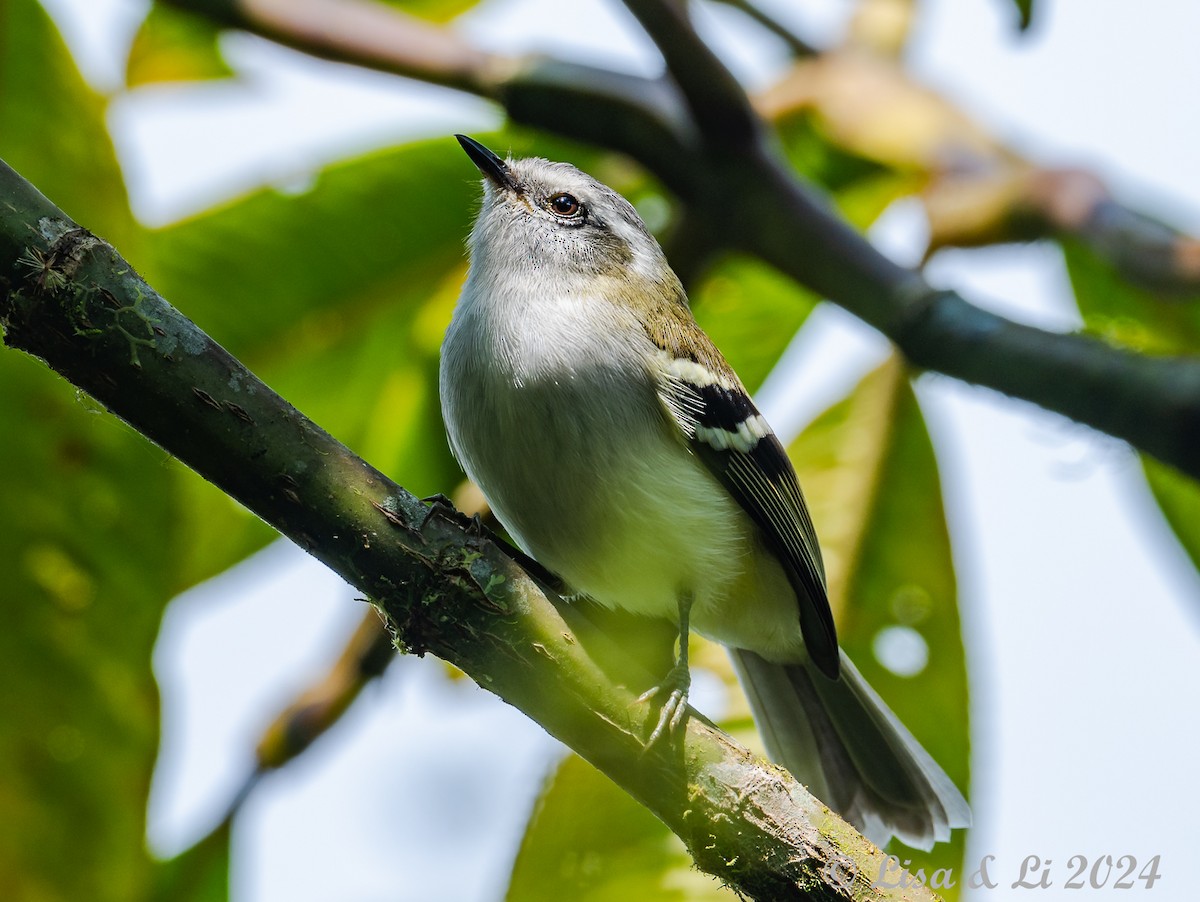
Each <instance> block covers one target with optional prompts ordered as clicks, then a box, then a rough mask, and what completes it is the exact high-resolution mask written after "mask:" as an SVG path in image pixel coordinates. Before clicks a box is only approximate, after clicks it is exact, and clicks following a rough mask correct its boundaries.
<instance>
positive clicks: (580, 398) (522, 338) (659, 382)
mask: <svg viewBox="0 0 1200 902" xmlns="http://www.w3.org/2000/svg"><path fill="white" fill-rule="evenodd" d="M458 140H459V142H460V143H461V144H462V146H463V148H464V149H465V150H466V152H467V154H468V155H469V156H470V157H471V159H472V161H474V163H475V165H476V166H478V167H479V169H480V171H481V172H482V173H483V174H484V176H485V178H484V180H483V186H484V194H483V208H482V209H481V211H480V213H479V218H478V219H477V220H476V222H475V228H474V230H473V231H472V232H471V239H470V249H471V266H470V273H469V275H468V276H467V281H466V285H465V286H464V287H463V291H462V296H461V297H460V298H459V301H458V306H457V308H456V309H455V311H454V319H453V321H452V322H451V324H450V328H449V330H448V331H447V333H446V340H445V343H444V344H443V346H442V363H441V396H442V413H443V415H444V417H445V420H446V428H447V431H448V433H449V436H450V443H451V446H452V447H453V450H454V453H455V455H456V456H457V458H458V460H459V462H460V463H461V464H462V466H463V468H464V469H465V470H466V472H467V474H468V475H469V476H470V477H471V478H472V479H473V480H475V482H476V483H477V484H478V485H479V487H480V489H481V490H482V491H483V493H484V495H485V496H486V498H487V500H488V502H489V503H490V505H491V507H492V510H493V511H494V512H495V514H496V516H497V517H498V518H499V520H500V522H501V523H503V524H504V526H505V527H506V528H507V529H508V531H509V533H510V534H511V535H512V537H513V538H514V539H515V540H516V541H517V542H518V543H519V544H520V545H521V547H522V548H524V549H525V550H526V551H527V552H528V553H529V554H530V555H532V556H533V557H534V558H536V559H537V560H538V561H539V562H540V563H542V564H543V565H545V566H546V567H547V568H549V569H550V570H552V571H553V572H554V573H556V574H558V575H559V576H561V577H562V578H563V579H564V580H565V581H566V582H567V583H568V584H569V585H570V587H571V588H572V590H574V591H576V592H579V593H582V594H585V595H587V596H589V597H591V598H593V599H595V600H596V601H597V602H599V603H601V604H604V605H609V606H612V607H616V608H622V609H626V610H629V611H632V612H635V613H638V614H643V615H648V616H653V617H662V618H667V619H670V620H672V621H674V622H677V623H679V624H680V629H681V632H682V635H681V637H680V653H679V659H678V664H677V666H676V668H675V669H674V671H673V672H672V674H671V675H670V676H669V677H668V680H667V683H666V686H667V687H668V688H670V689H672V690H673V691H672V692H671V693H670V694H669V696H668V698H667V701H666V703H665V704H664V713H663V719H662V720H661V721H660V723H659V727H660V728H662V729H670V728H671V727H672V726H674V723H675V722H676V720H677V717H676V715H678V714H681V713H682V711H683V710H684V709H683V707H682V704H683V701H684V699H685V697H686V691H687V685H688V682H687V680H688V677H687V657H686V649H687V629H688V625H689V622H690V626H691V628H692V629H694V630H695V631H696V632H698V633H700V634H701V635H704V636H707V637H709V638H711V639H715V640H716V641H718V642H721V643H723V644H724V645H725V646H727V647H728V648H729V651H730V654H731V655H732V656H733V660H734V664H735V665H736V668H737V670H738V674H739V676H740V677H741V681H742V685H743V686H744V688H745V690H746V694H747V696H748V697H749V699H750V704H751V707H752V709H753V711H754V717H755V721H756V723H757V724H758V727H759V730H760V731H761V732H762V735H763V739H764V741H765V743H766V746H767V749H768V751H769V752H770V754H771V756H772V757H773V758H774V759H775V760H776V761H777V762H779V763H780V764H782V765H784V766H785V767H787V768H788V770H790V771H791V772H792V773H793V774H794V775H795V776H796V778H797V779H798V780H800V781H801V782H802V783H804V784H806V785H807V786H808V787H809V788H810V789H811V790H812V792H813V793H814V794H815V795H816V796H818V797H819V798H821V799H822V800H823V801H825V802H826V803H828V804H829V805H830V806H831V807H833V808H834V809H835V810H836V811H838V812H839V813H840V814H841V815H842V816H843V817H845V818H846V819H847V820H849V821H850V822H851V823H853V824H854V825H855V826H857V827H858V828H859V829H860V830H862V831H863V832H864V833H865V834H866V835H867V836H868V837H869V838H871V839H872V840H874V841H875V842H877V843H883V842H886V841H887V839H888V838H889V837H890V836H892V835H895V836H898V837H900V839H902V840H903V841H904V842H906V843H908V844H909V845H912V846H915V847H917V848H929V847H930V846H932V844H933V843H934V842H935V841H939V840H945V839H948V838H949V836H950V829H951V828H952V827H961V826H966V825H967V824H968V822H969V820H970V812H969V810H968V808H967V804H966V802H965V801H964V800H963V797H962V795H961V794H960V793H959V791H958V790H957V789H956V788H955V787H954V785H953V784H952V783H951V782H950V780H949V778H948V777H947V776H946V775H945V773H943V771H942V770H941V768H940V767H938V765H937V764H936V763H935V762H934V761H933V759H932V758H930V757H929V755H928V753H927V752H925V750H924V749H922V748H921V746H920V745H919V744H918V743H917V742H916V740H915V739H913V737H912V735H911V734H910V733H909V732H908V731H907V730H906V729H905V728H904V726H903V725H902V724H901V723H900V722H899V720H897V718H896V716H895V715H894V714H892V712H891V711H889V710H888V709H887V707H886V705H884V703H883V702H882V701H881V700H880V699H879V697H878V696H877V695H876V694H875V692H874V691H873V690H872V689H871V688H870V687H869V686H868V685H867V684H866V682H865V681H864V680H863V679H862V677H861V676H859V674H858V672H857V671H856V670H855V669H854V665H853V664H851V663H850V661H849V659H848V658H846V656H845V654H843V653H842V652H841V651H840V650H839V649H838V646H837V639H836V636H835V632H834V625H833V617H832V614H831V613H830V610H829V602H828V599H827V596H826V589H825V574H824V569H823V566H822V563H821V552H820V549H819V547H818V545H817V538H816V534H815V532H814V531H813V526H812V522H811V521H810V519H809V515H808V511H807V509H806V507H805V503H804V497H803V495H802V494H801V492H800V486H799V484H798V483H797V481H796V475H795V472H794V471H793V470H792V466H791V463H790V461H789V460H788V457H787V454H786V452H785V451H784V449H783V446H782V445H781V444H780V442H779V440H778V439H777V438H776V437H775V434H774V432H772V431H771V428H770V426H768V425H767V422H766V421H765V420H764V419H763V417H762V416H761V415H760V414H759V412H758V410H757V409H756V408H755V406H754V403H753V402H752V401H751V400H750V397H749V395H747V393H746V390H745V389H744V388H743V386H742V383H741V381H740V380H739V379H738V377H737V375H736V374H735V373H734V372H733V370H732V369H730V367H729V364H728V363H726V362H725V359H724V358H723V357H722V356H721V352H720V351H718V350H717V348H716V347H715V346H714V345H713V343H712V342H711V341H710V340H709V338H708V336H707V335H705V334H704V332H703V331H701V329H700V327H699V326H698V325H696V321H695V320H694V319H693V318H692V314H691V311H690V310H689V308H688V302H687V297H686V295H685V294H684V291H683V287H682V286H681V285H680V283H679V279H678V278H676V276H675V273H674V272H672V271H671V267H670V266H668V265H667V261H666V258H665V257H664V256H663V253H662V250H661V249H660V248H659V246H658V242H656V241H655V240H654V238H653V237H652V236H651V235H650V233H649V232H648V231H647V230H646V227H645V225H644V224H643V223H642V220H641V218H640V217H639V216H638V214H637V212H636V211H635V210H634V208H633V206H632V205H631V204H630V203H629V202H628V201H626V200H625V199H624V198H623V197H621V196H620V195H619V194H617V193H616V192H614V191H613V190H612V189H610V188H607V187H605V186H604V185H602V184H600V183H599V182H597V181H596V180H595V179H593V178H591V177H589V176H587V175H585V174H584V173H582V172H580V171H579V170H578V169H576V168H575V167H573V166H570V165H568V164H566V163H551V162H548V161H546V160H541V159H526V160H508V161H504V160H501V159H500V158H499V157H497V156H496V155H495V154H493V153H492V152H491V151H489V150H488V149H487V148H485V147H484V146H483V145H481V144H479V143H478V142H476V141H473V140H471V139H470V138H467V137H464V136H462V135H459V136H458ZM656 732H657V731H656Z"/></svg>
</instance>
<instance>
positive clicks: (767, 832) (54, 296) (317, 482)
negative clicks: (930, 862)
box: [0, 162, 935, 900]
mask: <svg viewBox="0 0 1200 902" xmlns="http://www.w3.org/2000/svg"><path fill="white" fill-rule="evenodd" d="M0 288H2V289H3V293H2V294H0V326H2V327H3V331H4V343H5V344H6V345H8V346H9V347H12V348H18V349H20V350H23V351H26V352H27V353H30V354H33V355H34V356H36V357H39V358H41V359H42V360H44V361H45V362H46V363H47V364H48V365H49V366H51V367H52V368H53V369H55V370H57V371H58V372H59V373H60V374H61V375H63V376H64V377H65V378H66V379H68V380H69V381H70V382H72V383H73V384H74V385H76V386H78V387H79V388H81V389H83V390H84V391H87V392H88V393H89V394H91V395H92V396H93V397H95V398H96V399H97V400H98V401H100V402H101V403H103V404H104V405H105V406H106V407H107V408H108V409H109V410H111V411H112V412H113V413H115V414H116V415H117V416H119V417H121V418H122V419H124V420H125V421H126V422H127V423H129V424H130V425H131V426H133V427H134V428H135V429H137V430H138V431H139V432H141V433H143V434H144V435H146V436H147V437H148V438H150V439H151V440H153V441H155V442H157V443H158V444H159V445H161V446H162V447H163V448H164V449H166V450H167V451H169V452H170V453H172V454H174V455H175V456H177V457H178V458H179V459H180V460H181V461H183V462H184V463H186V464H188V465H189V466H191V467H192V468H193V469H195V470H196V471H197V472H199V473H200V474H201V475H203V476H204V477H205V478H207V479H209V480H210V481H211V482H213V483H214V484H216V485H217V486H218V487H220V488H221V489H223V490H224V491H226V492H227V493H229V494H230V495H231V496H233V497H234V498H236V499H237V500H239V501H240V502H241V503H242V504H244V505H245V506H246V507H247V508H249V509H250V510H252V511H254V512H255V513H256V514H258V515H259V516H260V517H262V518H263V519H264V520H266V521H267V522H268V523H270V524H271V525H272V526H274V527H276V528H277V529H279V531H280V532H282V533H283V534H284V535H286V536H288V537H289V538H291V539H292V540H293V541H295V542H296V543H297V544H299V545H300V546H301V547H302V548H304V549H306V550H307V551H309V552H310V553H311V554H313V555H314V556H315V557H317V558H318V559H319V560H321V561H322V562H324V563H326V564H327V565H328V566H330V567H331V568H332V569H333V570H335V571H336V572H337V573H339V574H340V575H342V576H343V577H344V578H345V579H347V580H348V581H349V582H350V583H352V584H353V585H355V586H356V587H358V588H359V589H360V590H361V591H363V592H364V593H366V594H367V595H369V596H370V597H371V598H373V599H375V603H376V604H377V606H378V607H379V608H380V609H381V610H382V611H383V612H384V613H385V614H386V616H387V619H388V622H389V624H390V627H391V628H392V629H393V630H394V632H395V640H396V644H397V645H398V646H399V647H400V648H402V649H404V650H407V651H411V652H414V653H417V654H421V653H424V652H426V651H429V652H433V653H434V654H436V655H438V656H439V657H442V658H444V659H445V660H447V661H450V662H451V663H453V664H455V665H456V666H458V667H459V668H461V669H462V670H463V671H465V672H466V673H468V674H469V675H470V676H471V677H472V678H473V679H475V680H476V682H478V683H479V684H480V685H481V686H483V687H485V688H487V689H489V690H490V691H492V692H494V693H496V694H497V695H499V696H500V697H501V698H503V699H504V700H505V701H507V702H508V703H510V704H512V705H515V706H516V707H518V708H520V709H521V710H523V711H525V712H526V713H528V714H529V715H530V716H531V717H533V718H534V719H535V720H537V721H538V722H539V723H541V724H542V725H543V726H544V727H545V728H546V729H547V730H548V731H549V732H550V733H551V734H552V735H554V736H556V737H558V738H559V739H561V740H562V741H563V742H565V743H566V744H567V745H569V746H570V747H572V748H574V749H575V750H576V751H578V752H579V753H580V754H581V755H583V756H584V757H585V758H587V759H588V760H589V761H591V762H592V764H594V765H595V766H596V767H597V768H599V769H600V770H601V771H603V772H604V773H606V774H608V775H609V776H610V777H611V778H612V779H613V780H614V781H615V782H617V783H618V784H619V785H620V786H622V787H623V788H624V789H625V790H626V791H627V792H629V793H630V794H631V795H632V796H634V797H635V798H636V799H638V800H639V801H640V802H641V803H642V804H644V805H645V806H646V807H647V808H649V809H650V810H651V811H653V812H654V813H655V814H656V815H658V817H660V818H661V819H662V820H663V821H664V822H665V823H666V824H667V825H668V826H669V827H670V828H671V829H672V830H674V831H675V832H676V833H677V834H678V835H679V836H680V837H681V838H682V839H683V841H684V843H685V844H686V845H687V847H688V850H689V851H690V853H691V854H692V856H693V858H694V860H695V861H696V863H697V864H698V865H699V866H700V867H701V868H702V869H704V870H706V871H708V872H709V873H712V874H714V875H715V876H717V877H718V878H720V879H721V880H723V881H725V882H727V883H728V884H730V885H731V886H733V887H735V888H736V889H737V890H738V891H739V892H741V893H743V894H745V895H746V896H749V897H751V898H755V899H797V900H798V899H802V898H803V899H821V900H826V899H829V900H832V899H839V900H849V899H852V898H860V897H861V896H862V895H863V894H864V893H865V892H871V893H872V897H873V898H879V899H899V898H901V897H902V892H903V898H906V899H920V898H925V899H932V898H935V897H934V896H933V894H932V893H930V892H928V891H926V890H923V889H922V890H920V891H918V892H914V891H913V890H912V888H907V889H905V890H903V891H901V890H900V889H899V888H881V889H879V890H871V889H870V885H871V883H872V880H873V879H874V878H875V877H877V876H878V875H880V874H881V873H884V871H883V869H884V868H885V867H886V866H887V859H886V858H885V856H884V855H883V853H882V852H881V851H880V850H878V849H876V848H875V847H873V846H871V845H870V844H869V843H868V842H867V841H866V840H865V839H863V838H862V837H861V836H859V835H858V834H857V833H855V832H854V831H853V830H852V829H851V828H849V827H848V826H846V824H845V823H844V822H842V821H841V820H840V819H839V818H838V817H837V816H836V815H834V814H833V813H832V812H830V811H829V810H828V809H827V808H825V806H824V805H822V804H821V803H820V802H818V801H817V800H816V799H814V798H813V797H812V796H810V795H809V794H808V793H807V792H806V791H805V790H804V789H803V788H802V787H800V786H799V785H798V784H797V783H796V782H795V781H794V780H793V779H792V778H791V777H790V776H788V775H787V774H786V773H784V772H783V771H781V770H779V769H778V768H774V767H772V766H770V765H767V764H766V763H765V762H762V761H761V760H756V759H755V758H754V757H753V756H752V755H751V754H750V753H749V752H747V751H746V750H745V749H743V748H741V747H740V746H738V745H736V744H735V743H734V742H733V741H732V740H731V739H729V737H727V736H726V735H725V734H723V733H721V732H720V731H719V730H717V729H716V728H715V727H713V726H711V725H710V724H708V723H707V722H706V721H704V720H703V719H702V718H700V717H699V715H695V714H693V716H691V717H690V718H689V719H688V722H687V725H686V729H685V730H684V731H683V735H681V736H680V737H678V738H677V740H675V741H673V742H671V743H661V744H659V745H656V746H655V747H654V748H653V749H651V750H649V751H647V750H646V748H645V747H644V744H643V739H644V737H645V736H647V735H648V734H649V732H650V730H651V729H652V727H653V725H654V723H655V721H656V713H657V712H656V711H654V710H653V708H652V706H650V705H649V704H648V703H645V702H639V701H638V696H637V694H636V691H635V690H636V688H638V687H635V688H634V689H631V688H629V685H628V680H627V679H625V680H623V681H622V682H615V681H614V680H613V679H612V678H611V677H610V675H609V673H608V672H607V671H606V670H605V668H603V667H602V666H601V665H600V664H599V663H598V660H599V658H598V656H597V655H598V651H597V650H603V649H604V645H605V642H606V640H605V638H604V637H603V636H601V635H598V634H597V633H596V631H595V630H589V629H588V627H587V623H586V621H585V620H584V618H583V617H582V615H581V614H580V612H579V609H577V608H575V607H572V606H564V607H562V608H561V609H559V608H556V607H555V606H554V605H553V604H552V603H551V602H550V601H549V600H548V599H547V597H546V595H545V593H544V592H543V590H542V588H541V587H540V586H539V585H538V583H537V582H536V581H535V580H534V579H532V578H531V577H530V576H529V575H528V574H527V573H526V572H525V571H523V570H522V569H521V568H519V567H518V566H517V565H516V564H515V563H514V562H513V561H512V560H511V559H510V558H508V557H506V556H505V555H504V554H502V553H501V552H500V550H499V549H498V547H497V546H496V545H495V544H493V543H492V542H491V541H489V540H488V539H487V538H486V536H484V535H483V534H482V530H480V529H473V528H471V527H470V523H469V522H468V523H467V524H466V528H464V523H463V522H462V521H461V520H460V519H458V518H457V517H455V516H452V515H450V514H449V513H447V512H445V511H443V510H441V509H437V508H435V509H430V508H429V507H427V506H426V505H424V504H423V503H422V502H420V501H418V500H417V499H416V498H414V497H413V496H411V495H410V494H408V493H407V492H405V491H404V489H402V488H400V487H399V486H398V485H396V484H395V483H393V482H391V481H390V480H389V479H388V478H387V477H385V476H384V475H383V474H381V473H379V472H378V471H377V470H375V469H373V468H372V467H370V466H369V465H368V464H366V463H365V462H363V461H362V460H360V459H359V458H357V457H355V456H354V455H353V454H352V453H351V452H350V451H349V450H348V449H347V448H346V447H345V446H343V445H341V444H340V443H339V442H337V441H336V440H335V439H333V438H332V437H331V436H329V435H328V434H327V433H325V432H324V431H322V430H321V429H320V428H319V427H317V426H316V425H315V424H314V423H312V422H311V421H309V420H308V419H306V418H305V417H304V416H303V415H302V414H300V413H299V412H298V411H297V410H295V409H294V408H293V407H291V406H290V405H289V404H288V403H287V402H286V401H284V400H283V399H282V398H280V397H279V396H278V395H276V394H275V393H274V392H272V391H271V390H270V388H268V387H267V386H266V385H265V384H263V383H262V382H261V381H260V380H258V379H257V378H256V377H255V376H254V375H253V374H252V373H250V372H249V371H248V370H246V369H245V367H243V366H242V365H241V364H240V363H239V362H238V361H237V360H235V359H234V358H233V357H231V356H230V355H229V354H228V353H227V352H226V351H225V350H223V349H222V348H221V347H219V346H218V345H216V344H215V343H214V342H213V341H212V340H211V339H210V338H209V337H208V336H207V335H205V334H204V333H203V332H201V331H200V330H199V329H198V328H196V326H195V325H193V324H192V323H191V322H189V321H188V320H187V319H186V318H184V317H183V316H182V315H181V314H180V313H178V312H177V311H176V310H174V309H173V308H172V307H171V306H170V305H168V304H167V303H166V301H164V300H163V299H162V298H161V297H160V296H159V295H158V294H156V293H155V291H154V290H153V289H152V288H151V287H150V286H149V285H147V284H146V283H145V282H144V281H142V279H141V278H140V277H139V276H137V274H136V273H134V272H133V270H132V269H131V267H130V266H129V264H128V263H126V262H125V261H124V260H123V259H122V258H121V257H120V256H119V255H118V254H117V252H116V251H115V250H114V249H113V248H112V247H111V246H110V245H108V244H107V243H105V242H104V241H102V240H100V239H98V238H96V237H95V236H93V235H91V234H90V233H89V232H87V231H86V230H84V229H81V228H79V227H78V226H77V225H76V224H75V223H74V222H72V221H71V220H69V219H68V218H67V217H66V215H65V214H64V213H63V212H62V211H61V210H59V209H57V208H56V207H55V206H54V205H53V204H51V203H50V202H49V201H48V200H46V198H44V197H43V196H42V195H41V194H39V193H38V192H37V190H36V189H35V188H33V186H31V185H29V184H28V183H27V182H25V181H24V180H23V179H21V178H20V176H18V175H17V174H16V173H15V172H14V171H13V170H12V169H11V168H10V167H8V166H7V165H6V164H4V163H2V162H0ZM601 657H610V658H616V657H618V655H616V654H610V655H607V656H605V655H601Z"/></svg>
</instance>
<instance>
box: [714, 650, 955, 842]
mask: <svg viewBox="0 0 1200 902" xmlns="http://www.w3.org/2000/svg"><path fill="white" fill-rule="evenodd" d="M730 654H731V656H732V657H733V663H734V667H735V668H736V669H737V671H738V675H739V677H740V678H741V682H742V687H743V688H744V689H745V691H746V696H747V697H748V698H749V700H750V707H751V709H752V710H753V712H754V721H755V723H756V724H757V725H758V729H759V732H760V733H761V734H762V737H763V741H764V743H765V744H766V747H767V753H768V754H769V755H770V756H771V758H772V760H774V761H775V762H776V763H778V764H781V765H783V766H784V767H786V768H787V769H788V770H789V771H791V772H792V775H793V776H795V777H796V779H797V780H799V781H800V782H801V783H803V784H804V785H806V786H807V787H808V788H809V790H810V791H811V792H812V793H813V795H815V796H816V797H817V798H819V799H821V801H823V802H825V803H826V804H827V805H829V807H830V808H832V809H833V810H834V811H836V812H837V813H838V814H840V815H841V816H842V817H844V818H845V819H846V820H847V821H849V822H850V823H851V824H853V825H854V826H855V827H857V828H858V830H859V831H860V832H862V834H863V835H864V836H866V837H867V838H868V839H870V840H871V841H872V842H874V843H875V844H876V845H883V844H884V843H886V842H887V841H888V840H889V839H890V838H891V837H892V836H896V837H899V838H900V840H901V841H902V842H904V843H906V844H908V845H910V846H912V847H913V848H917V849H930V848H932V847H933V844H934V843H935V842H942V841H944V840H948V839H949V838H950V830H951V828H953V827H966V826H969V825H970V823H971V810H970V808H969V807H968V806H967V802H966V800H965V799H964V798H963V797H962V793H960V792H959V791H958V789H957V788H956V787H955V786H954V784H953V783H951V782H950V778H949V777H947V776H946V774H945V772H944V771H943V770H942V769H941V768H940V767H938V765H937V763H936V762H935V761H934V760H933V759H932V758H931V757H929V753H928V752H926V751H925V749H923V748H921V745H920V743H918V742H917V740H916V739H914V738H913V735H912V734H911V733H909V732H908V730H907V729H905V727H904V725H903V724H902V723H900V720H899V718H897V717H896V715H895V714H893V713H892V712H891V711H890V710H889V709H888V706H887V705H885V704H884V703H883V700H882V699H881V698H880V697H879V696H878V695H876V694H875V690H873V689H872V688H871V687H870V686H868V685H867V681H866V680H864V679H863V678H862V675H861V674H859V672H858V671H857V670H856V669H855V667H854V665H853V664H852V663H850V659H849V658H847V657H846V654H845V652H842V656H841V676H840V677H839V678H838V679H837V680H830V679H829V678H828V677H826V676H825V675H824V674H822V673H820V672H819V671H817V670H816V669H815V668H813V667H811V666H809V665H805V664H775V663H772V662H770V661H767V660H765V659H763V658H761V657H759V656H758V655H756V654H755V653H754V652H752V651H746V650H745V649H739V648H735V649H730Z"/></svg>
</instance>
